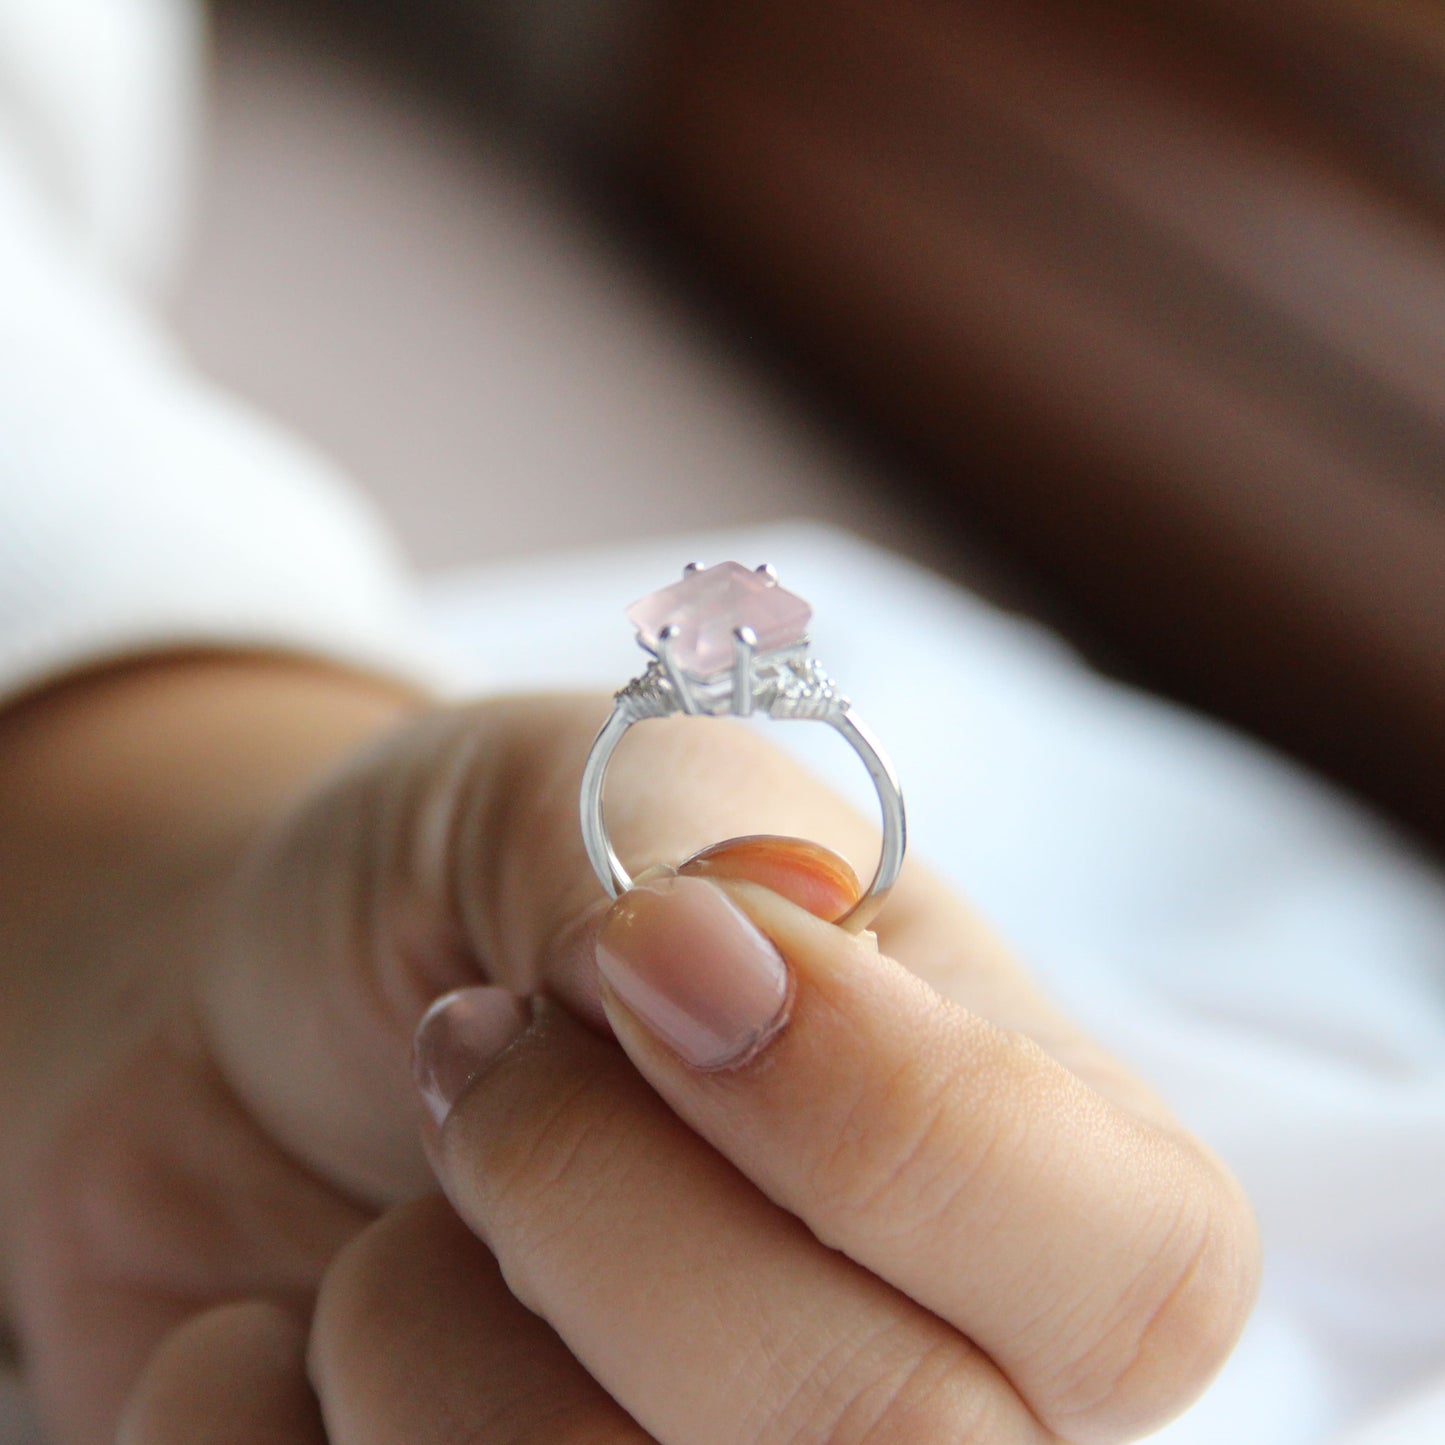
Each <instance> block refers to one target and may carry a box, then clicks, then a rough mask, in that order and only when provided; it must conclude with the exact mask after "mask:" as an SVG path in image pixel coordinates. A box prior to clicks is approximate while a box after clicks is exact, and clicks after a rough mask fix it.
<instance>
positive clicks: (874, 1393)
mask: <svg viewBox="0 0 1445 1445" xmlns="http://www.w3.org/2000/svg"><path fill="white" fill-rule="evenodd" d="M981 1363H982V1357H981V1356H978V1355H977V1354H976V1353H974V1352H973V1351H972V1350H971V1348H970V1347H969V1346H968V1345H967V1344H966V1343H965V1342H964V1341H962V1340H961V1339H959V1340H950V1341H947V1342H941V1343H938V1344H936V1345H934V1346H933V1347H932V1348H929V1349H925V1350H922V1351H920V1352H918V1353H917V1354H916V1355H914V1356H913V1357H911V1358H907V1359H904V1360H902V1361H899V1362H897V1363H896V1364H894V1365H893V1366H892V1367H891V1368H888V1369H885V1370H883V1371H875V1372H874V1373H873V1377H872V1378H871V1379H868V1381H867V1383H866V1384H865V1385H863V1386H862V1387H861V1388H855V1389H854V1390H853V1391H852V1392H851V1393H850V1394H849V1395H848V1397H847V1399H846V1401H845V1403H844V1405H843V1407H842V1409H841V1411H839V1412H838V1413H837V1415H836V1416H835V1417H834V1418H833V1419H832V1420H830V1421H829V1423H828V1426H827V1429H826V1430H825V1431H824V1432H823V1433H821V1434H819V1433H816V1432H815V1433H809V1434H808V1435H807V1436H806V1438H807V1439H808V1441H809V1442H810V1445H811V1442H813V1441H817V1442H819V1445H821V1442H822V1441H824V1440H826V1441H827V1442H828V1445H938V1442H940V1441H948V1442H949V1445H1003V1442H1006V1441H1012V1440H1014V1439H1016V1438H1018V1430H1017V1425H1018V1422H1017V1420H1013V1421H1010V1420H1009V1419H1008V1418H1006V1417H1007V1415H1008V1411H1007V1409H1006V1406H1005V1401H1006V1399H1007V1398H1008V1396H1009V1395H1010V1393H1011V1392H1009V1390H1008V1387H1007V1386H1006V1385H1005V1384H1004V1382H1003V1381H1002V1380H1000V1379H997V1378H996V1377H995V1378H991V1376H992V1375H993V1372H992V1371H991V1370H990V1369H986V1368H979V1366H980V1365H981ZM861 1373H862V1374H863V1375H864V1376H865V1377H866V1376H867V1375H868V1374H869V1371H868V1370H866V1369H864V1370H863V1371H862V1372H861ZM1021 1413H1026V1412H1021Z"/></svg>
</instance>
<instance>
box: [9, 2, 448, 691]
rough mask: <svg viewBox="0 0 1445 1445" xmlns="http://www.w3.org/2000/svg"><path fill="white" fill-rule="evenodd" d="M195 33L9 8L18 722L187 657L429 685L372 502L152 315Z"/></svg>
mask: <svg viewBox="0 0 1445 1445" xmlns="http://www.w3.org/2000/svg"><path fill="white" fill-rule="evenodd" d="M190 15H191V12H190V10H189V8H188V7H185V6H182V5H181V4H179V3H177V0H46V3H45V4H33V3H29V0H0V702H3V701H4V700H6V699H7V698H9V697H13V696H15V695H16V694H17V693H20V692H23V691H25V690H27V689H30V688H34V687H36V686H38V685H40V684H42V683H43V682H45V681H46V680H48V679H49V678H51V677H54V676H57V675H60V674H63V673H65V672H68V671H70V670H72V669H74V668H77V667H81V666H85V665H89V664H93V663H97V662H102V661H106V660H109V659H112V658H116V657H122V656H128V655H132V654H136V653H140V652H145V651H151V650H155V649H159V648H166V647H176V646H184V645H187V644H201V645H212V646H215V645H222V646H227V645H234V646H260V647H273V648H281V649H285V650H289V651H295V652H307V653H314V654H319V655H324V656H327V657H333V658H336V659H338V660H341V661H344V662H347V663H350V664H352V665H356V666H360V667H365V668H374V669H381V670H387V671H391V672H398V673H405V674H408V675H420V674H424V673H425V672H426V668H425V666H424V664H423V661H422V654H421V650H420V648H419V646H418V641H417V632H416V630H415V628H414V626H413V625H412V624H413V619H412V618H411V616H410V611H409V607H410V603H409V597H408V594H407V592H406V590H405V586H404V582H403V578H402V575H401V571H400V568H399V567H398V565H397V563H396V559H395V558H394V556H393V555H392V552H391V548H390V544H389V542H388V541H387V539H386V538H385V536H384V534H383V533H382V531H381V530H380V528H379V527H378V526H377V525H376V524H375V522H374V520H373V519H372V517H371V516H370V514H369V512H368V511H367V510H366V508H365V507H364V506H363V505H362V503H361V502H360V500H359V499H358V498H357V497H356V496H355V495H354V494H353V493H352V492H350V491H349V490H348V489H347V488H346V487H345V486H344V485H342V484H340V483H339V482H338V481H337V479H336V478H335V477H334V476H333V475H332V473H331V471H330V469H329V468H328V466H327V465H326V464H325V463H324V462H323V461H322V460H321V459H320V458H318V457H316V456H314V455H313V454H311V453H310V452H309V451H308V450H307V449H305V448H304V447H302V446H301V445H300V444H299V443H297V442H295V441H292V440H290V439H288V438H286V437H284V436H283V435H282V434H281V433H280V432H278V431H277V430H276V429H275V428H273V427H272V426H270V425H269V424H267V423H266V422H264V421H263V420H261V419H259V418H257V417H254V416H252V415H250V414H249V413H248V412H247V411H246V410H245V409H244V408H243V407H241V406H240V405H238V404H237V403H236V402H234V401H232V400H230V399H228V398H225V397H222V396H220V395H218V394H216V393H215V392H214V391H213V390H212V389H211V388H210V387H208V386H207V385H206V384H205V383H204V382H203V381H202V380H201V379H200V378H199V377H197V376H196V375H195V374H194V373H192V372H190V371H189V370H188V369H187V368H186V366H185V364H184V362H183V361H182V360H181V359H180V358H179V357H178V356H176V355H175V354H173V352H172V351H171V349H170V347H169V346H168V344H167V342H166V340H165V339H164V337H163V336H162V335H161V334H160V332H159V331H158V329H157V327H156V324H155V322H154V320H153V319H152V318H151V317H150V316H148V315H147V314H146V312H145V310H144V309H143V307H142V305H141V304H140V302H139V300H138V299H137V297H138V292H137V288H139V287H141V286H143V285H145V284H149V283H151V282H153V281H154V280H155V279H156V277H157V274H158V272H159V270H160V269H161V268H162V265H163V261H164V253H165V252H166V250H167V249H168V246H169V235H170V231H171V229H172V220H173V217H174V214H175V213H177V211H178V201H179V196H178V195H177V194H176V188H177V185H178V183H179V179H180V169H181V167H180V163H179V161H178V160H176V159H175V158H176V156H177V155H178V154H179V152H180V151H181V150H182V149H183V147H184V136H185V133H186V128H187V122H188V120H189V116H190V109H189V107H188V105H187V104H186V103H185V100H184V93H185V89H186V87H185V84H184V82H183V81H182V79H181V77H183V76H184V75H185V74H186V69H185V66H184V65H183V64H182V60H183V59H188V60H190V61H192V62H194V60H195V57H194V55H192V54H191V53H190V48H191V46H192V45H193V44H194V41H195V27H194V24H193V22H192V21H191V20H189V19H188V17H190ZM171 80H175V81H176V84H166V83H165V82H168V81H171ZM153 85H154V86H156V87H158V88H159V89H160V91H161V92H162V93H163V94H164V95H165V96H168V97H169V99H167V100H159V99H152V98H151V87H152V86H153ZM166 156H169V157H170V158H171V159H170V160H165V159H164V157H166Z"/></svg>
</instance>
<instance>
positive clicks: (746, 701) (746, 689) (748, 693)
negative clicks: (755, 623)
mask: <svg viewBox="0 0 1445 1445" xmlns="http://www.w3.org/2000/svg"><path fill="white" fill-rule="evenodd" d="M733 638H734V639H735V641H736V643H737V646H736V647H735V648H734V649H733V716H734V717H751V716H752V712H753V654H754V653H755V652H756V651H757V649H758V634H757V633H756V632H754V631H753V629H752V628H751V627H747V626H743V627H735V628H733Z"/></svg>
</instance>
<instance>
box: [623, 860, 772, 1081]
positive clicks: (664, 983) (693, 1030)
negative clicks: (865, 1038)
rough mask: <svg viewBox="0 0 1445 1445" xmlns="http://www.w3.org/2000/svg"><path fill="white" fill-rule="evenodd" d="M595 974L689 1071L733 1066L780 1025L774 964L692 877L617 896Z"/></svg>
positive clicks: (724, 902) (753, 933)
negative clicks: (692, 1068) (600, 977)
mask: <svg viewBox="0 0 1445 1445" xmlns="http://www.w3.org/2000/svg"><path fill="white" fill-rule="evenodd" d="M597 968H598V971H599V972H600V973H601V975H602V977H603V979H605V980H606V982H607V984H608V985H609V987H610V988H611V989H612V991H613V993H615V994H616V995H617V997H618V998H619V999H621V1000H622V1002H623V1003H624V1004H626V1005H627V1007H628V1008H629V1009H630V1010H631V1011H632V1012H633V1013H634V1014H635V1015H636V1016H637V1017H638V1018H639V1019H641V1020H642V1022H643V1023H644V1024H646V1025H647V1026H648V1027H649V1028H650V1029H651V1030H652V1031H653V1032H654V1033H655V1034H656V1035H657V1036H658V1037H659V1038H660V1039H662V1041H663V1042H664V1043H666V1044H668V1045H670V1046H671V1047H672V1048H673V1049H674V1050H675V1051H676V1052H677V1053H678V1054H680V1055H681V1056H682V1058H683V1059H684V1060H685V1061H686V1062H687V1063H689V1064H691V1065H693V1067H694V1068H699V1069H716V1068H720V1067H722V1066H724V1065H726V1064H737V1063H741V1062H742V1061H743V1060H744V1059H746V1058H749V1057H751V1056H752V1055H753V1054H754V1053H756V1052H757V1050H758V1049H759V1048H760V1047H761V1046H762V1045H763V1044H765V1043H766V1042H767V1041H768V1040H769V1039H770V1038H772V1036H773V1035H774V1034H775V1033H776V1032H777V1031H778V1029H779V1028H781V1027H782V1025H783V1023H784V1022H785V1021H786V1016H787V1006H788V970H787V967H786V966H785V965H784V963H783V959H782V955H781V954H780V953H779V952H778V950H777V949H776V948H774V947H773V945H772V943H771V942H770V941H769V940H768V939H767V938H766V937H765V936H764V935H763V934H762V933H760V932H759V931H758V929H757V927H756V925H754V923H753V922H752V920H751V919H749V918H748V917H746V916H745V915H744V914H743V913H742V912H741V911H739V909H738V907H737V905H736V904H734V903H733V902H732V900H731V899H729V898H728V897H727V896H726V895H725V894H724V893H722V892H721V891H720V890H719V889H717V888H715V887H713V885H712V884H711V883H707V882H704V881H703V880H702V879H701V878H661V879H658V880H656V881H655V882H652V883H649V884H646V885H645V886H643V887H641V888H634V889H632V890H631V891H630V892H628V893H625V894H623V896H622V897H621V898H619V899H618V900H617V902H616V903H615V904H614V905H613V907H612V910H611V912H609V913H608V915H607V919H606V921H605V922H604V923H603V925H602V931H601V933H600V934H599V935H598V939H597Z"/></svg>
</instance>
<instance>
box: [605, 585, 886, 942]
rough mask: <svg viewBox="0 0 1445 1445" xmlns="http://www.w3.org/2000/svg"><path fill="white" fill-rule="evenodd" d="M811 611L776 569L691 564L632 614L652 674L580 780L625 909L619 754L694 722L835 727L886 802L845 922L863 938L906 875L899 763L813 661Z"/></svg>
mask: <svg viewBox="0 0 1445 1445" xmlns="http://www.w3.org/2000/svg"><path fill="white" fill-rule="evenodd" d="M812 615H813V609H812V608H811V607H809V606H808V604H807V603H806V602H805V601H804V600H803V599H802V598H801V597H799V596H798V595H797V594H796V593H793V592H788V591H786V590H785V589H784V588H783V587H781V586H779V585H778V577H777V573H776V572H775V571H774V570H773V569H772V568H771V567H767V566H764V567H758V568H756V569H755V570H750V569H749V568H747V567H744V566H742V564H741V563H738V562H721V563H719V564H718V565H717V566H716V567H706V568H704V567H701V566H699V565H698V564H697V563H696V562H690V563H689V564H688V565H687V566H686V567H685V568H684V569H683V574H682V581H681V582H675V583H673V584H672V586H670V587H664V588H663V589H662V590H661V591H659V592H653V593H650V594H649V595H648V596H646V597H644V598H643V599H642V600H641V601H640V602H634V603H633V604H632V606H631V607H629V608H628V609H627V617H628V619H629V620H630V621H631V622H632V623H633V625H634V626H635V627H636V628H637V641H638V645H639V646H640V647H641V648H642V649H643V651H644V652H646V653H648V654H650V655H651V658H652V660H651V661H650V662H649V663H648V664H647V667H646V669H645V670H644V671H643V672H642V673H641V674H640V675H639V676H637V677H635V678H633V679H632V681H631V682H629V683H628V684H627V686H626V687H624V688H623V689H622V690H621V691H620V692H618V693H616V694H614V696H613V707H612V715H611V717H609V718H608V719H607V721H606V722H605V723H604V724H603V726H602V730H601V732H599V733H598V734H597V740H596V741H595V742H594V743H593V744H592V751H591V752H590V753H589V754H588V756H587V766H586V767H585V768H584V770H583V773H582V797H581V811H582V840H583V843H584V844H585V845H586V848H587V857H588V859H589V860H590V861H591V863H592V867H593V870H594V871H595V872H596V874H597V877H598V879H599V880H600V881H601V883H602V886H603V887H604V888H605V889H606V890H607V892H608V894H609V895H610V896H611V897H613V898H616V897H617V896H618V894H620V893H625V892H626V891H627V890H628V889H629V888H631V887H632V879H631V877H630V876H629V874H628V872H627V870H626V869H625V868H624V867H623V866H622V862H621V860H620V859H619V858H618V856H617V852H616V850H615V849H614V848H613V846H612V843H611V840H610V839H609V838H608V836H607V825H606V822H605V820H604V818H603V812H602V785H603V782H604V780H605V779H606V776H607V766H608V764H609V763H610V762H611V761H612V755H613V753H614V752H615V751H616V750H617V745H618V743H620V742H621V741H622V737H623V734H624V733H626V731H627V730H628V728H630V727H631V726H632V725H633V724H634V723H639V722H643V721H645V720H646V719H648V718H655V717H668V716H670V715H671V714H674V713H685V714H687V715H688V716H692V717H751V716H752V715H753V714H754V713H766V714H767V715H768V716H769V717H773V718H777V719H779V720H782V721H789V720H793V719H804V720H807V721H811V722H822V723H827V724H828V726H829V727H831V728H833V729H834V730H835V731H836V732H839V733H841V734H842V735H843V737H844V738H845V739H846V740H847V742H848V744H849V746H850V747H851V748H852V749H853V751H854V752H855V753H857V754H858V756H859V758H861V759H862V761H863V766H864V767H866V768H867V769H868V774H869V776H870V777H871V778H872V779H873V786H874V788H875V789H876V790H877V793H878V805H879V808H880V809H881V811H882V816H883V847H882V851H881V853H880V855H879V859H878V867H877V869H876V871H875V872H874V874H873V881H872V882H871V883H869V885H868V888H867V891H866V892H865V893H864V894H863V896H862V897H861V898H860V899H859V900H858V902H857V903H856V904H854V906H853V907H852V908H851V909H850V910H849V911H848V912H847V913H846V914H845V915H844V916H843V917H842V918H840V919H839V920H838V922H839V924H840V925H842V926H843V927H847V928H851V929H853V930H854V931H856V930H858V929H861V928H864V927H866V926H867V924H868V921H869V920H870V919H871V918H872V917H873V915H874V914H876V913H877V911H878V910H879V908H881V907H882V906H883V901H884V899H885V898H886V897H887V896H888V892H889V890H890V889H891V888H892V887H893V885H894V883H896V882H897V881H898V874H899V871H900V869H901V868H902V867H903V852H904V848H905V846H906V840H907V824H906V820H905V817H904V812H903V794H902V791H901V790H900V788H899V786H898V777H897V774H896V773H895V772H894V771H893V764H892V763H890V762H889V761H888V758H887V757H886V756H885V754H884V752H883V749H882V748H881V747H879V745H878V742H877V740H876V739H875V738H874V737H873V735H872V733H870V732H869V731H868V729H867V728H866V727H864V726H863V723H862V722H861V721H860V720H859V719H858V717H857V716H856V715H855V714H854V712H853V709H852V705H851V704H850V703H849V701H848V699H847V698H846V697H844V696H843V694H842V693H841V692H839V690H838V687H837V685H836V684H835V683H834V681H833V679H832V678H831V677H829V676H828V674H827V673H826V672H824V671H823V669H822V668H821V667H820V666H819V665H818V663H817V662H816V661H815V660H814V659H813V657H812V655H811V653H810V651H809V640H808V633H807V626H808V622H809V619H810V618H811V617H812Z"/></svg>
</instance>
